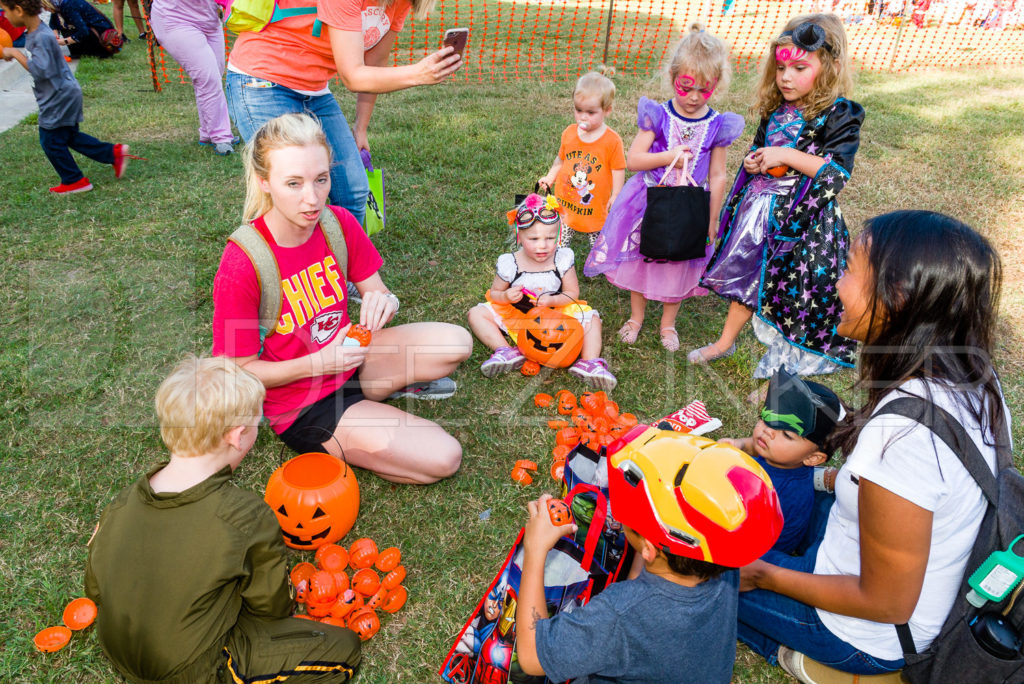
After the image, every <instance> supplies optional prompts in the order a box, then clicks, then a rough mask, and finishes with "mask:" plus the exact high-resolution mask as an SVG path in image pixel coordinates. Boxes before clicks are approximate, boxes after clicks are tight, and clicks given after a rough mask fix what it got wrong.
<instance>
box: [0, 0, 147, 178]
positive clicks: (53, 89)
mask: <svg viewBox="0 0 1024 684" xmlns="http://www.w3.org/2000/svg"><path fill="white" fill-rule="evenodd" d="M0 7H3V8H4V11H5V12H6V15H7V19H8V20H9V21H10V22H11V24H13V25H14V26H24V27H25V28H26V29H28V31H27V33H26V36H27V37H26V39H25V49H26V50H28V52H29V54H30V55H31V57H26V56H25V54H24V53H23V52H22V51H21V50H17V49H15V48H9V47H5V48H3V52H2V56H3V58H4V60H5V61H10V60H12V59H13V60H15V61H16V62H18V63H19V64H21V66H23V67H25V68H26V69H27V70H28V72H29V73H30V74H32V81H33V84H32V92H33V94H35V96H36V103H37V104H38V105H39V143H40V144H41V145H42V147H43V152H44V153H45V154H46V158H47V159H49V160H50V163H51V164H53V168H54V169H55V170H56V171H57V173H58V174H59V175H60V185H55V186H54V187H52V188H50V192H52V193H54V194H56V195H66V194H71V193H76V192H88V191H89V190H92V183H90V182H89V179H88V178H86V177H85V174H83V173H82V170H81V169H80V168H78V164H77V163H75V158H74V157H73V156H71V150H76V151H77V152H80V153H82V154H84V155H85V156H87V157H89V158H90V159H93V160H95V161H98V162H100V163H101V164H111V165H113V167H114V177H115V178H121V177H122V176H124V171H125V169H126V168H128V160H129V159H138V157H135V156H132V155H129V154H128V146H127V145H112V144H111V143H108V142H103V141H101V140H97V139H96V138H94V137H92V136H91V135H86V134H85V133H82V132H81V131H80V130H78V124H80V123H81V122H82V88H81V86H79V85H78V81H76V80H75V77H74V74H72V73H71V69H70V68H69V67H68V64H67V62H66V61H64V55H63V54H62V53H61V51H60V47H59V46H58V45H57V39H56V38H54V36H53V32H51V31H50V30H49V29H47V28H45V27H43V25H42V21H41V20H40V19H39V14H40V12H41V11H42V5H41V3H40V0H0ZM69 148H70V149H69Z"/></svg>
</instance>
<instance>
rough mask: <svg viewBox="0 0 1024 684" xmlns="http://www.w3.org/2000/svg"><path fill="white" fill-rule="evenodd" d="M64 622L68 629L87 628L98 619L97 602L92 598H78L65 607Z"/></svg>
mask: <svg viewBox="0 0 1024 684" xmlns="http://www.w3.org/2000/svg"><path fill="white" fill-rule="evenodd" d="M63 617H64V624H65V625H67V626H68V629H72V630H75V631H76V632H77V631H78V630H80V629H85V628H86V627H88V626H89V625H91V624H92V621H93V620H95V619H96V604H95V603H93V601H92V599H90V598H86V597H84V596H83V597H81V598H76V599H75V600H74V601H72V602H71V603H69V604H68V605H67V607H66V608H65V609H64V616H63Z"/></svg>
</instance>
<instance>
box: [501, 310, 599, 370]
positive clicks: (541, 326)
mask: <svg viewBox="0 0 1024 684" xmlns="http://www.w3.org/2000/svg"><path fill="white" fill-rule="evenodd" d="M516 332H517V335H516V345H517V346H518V347H519V351H521V352H523V355H524V356H526V358H528V359H530V360H532V361H536V362H537V363H539V364H540V365H542V366H547V367H548V368H565V367H567V366H571V365H572V363H573V362H574V361H575V360H576V359H577V358H578V357H579V355H580V352H581V351H582V350H583V326H582V325H580V322H579V321H577V320H576V319H575V318H573V317H572V316H567V315H566V314H564V313H562V312H560V311H555V310H554V309H549V308H545V307H534V308H533V309H531V310H530V313H529V314H527V315H526V317H525V319H524V320H523V321H521V322H520V325H519V326H517V329H516Z"/></svg>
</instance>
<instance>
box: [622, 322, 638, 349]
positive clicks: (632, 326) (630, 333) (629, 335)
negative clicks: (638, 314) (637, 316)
mask: <svg viewBox="0 0 1024 684" xmlns="http://www.w3.org/2000/svg"><path fill="white" fill-rule="evenodd" d="M642 325H643V323H638V322H637V321H634V320H633V319H632V318H630V319H629V320H627V321H626V322H625V323H623V324H622V327H621V328H619V341H620V342H624V343H625V344H633V343H634V342H636V338H637V337H638V336H639V335H640V326H642Z"/></svg>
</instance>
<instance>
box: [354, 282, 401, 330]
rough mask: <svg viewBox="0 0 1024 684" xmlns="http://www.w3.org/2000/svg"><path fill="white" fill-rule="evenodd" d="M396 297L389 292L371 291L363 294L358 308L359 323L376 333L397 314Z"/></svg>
mask: <svg viewBox="0 0 1024 684" xmlns="http://www.w3.org/2000/svg"><path fill="white" fill-rule="evenodd" d="M398 306H399V304H398V297H396V296H395V295H393V294H392V293H390V292H381V291H378V290H371V291H369V292H365V293H363V304H362V306H361V307H360V308H359V322H360V323H362V324H363V325H365V326H366V327H367V328H369V329H370V332H376V331H378V330H380V329H381V328H383V327H384V326H385V325H387V324H388V323H390V322H391V319H392V318H394V317H395V313H397V312H398Z"/></svg>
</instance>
